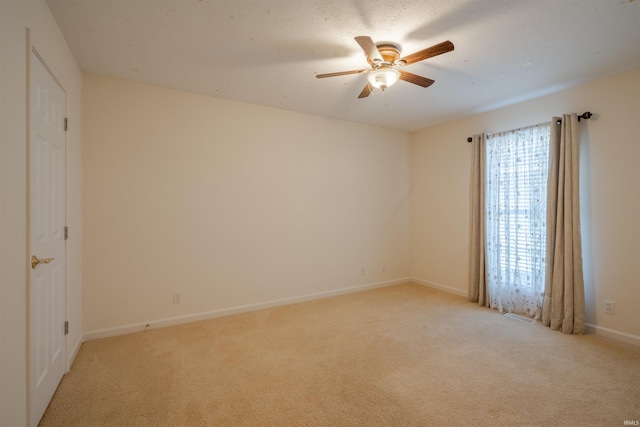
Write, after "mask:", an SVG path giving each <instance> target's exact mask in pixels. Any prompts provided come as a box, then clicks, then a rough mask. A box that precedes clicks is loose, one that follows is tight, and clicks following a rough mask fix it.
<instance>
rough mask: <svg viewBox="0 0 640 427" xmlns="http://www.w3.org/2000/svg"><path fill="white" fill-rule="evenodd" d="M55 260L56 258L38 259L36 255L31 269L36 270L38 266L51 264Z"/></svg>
mask: <svg viewBox="0 0 640 427" xmlns="http://www.w3.org/2000/svg"><path fill="white" fill-rule="evenodd" d="M54 259H55V258H43V259H38V257H37V256H35V255H34V256H32V257H31V268H34V269H35V268H36V267H37V266H38V264H49V263H50V262H51V261H53V260H54Z"/></svg>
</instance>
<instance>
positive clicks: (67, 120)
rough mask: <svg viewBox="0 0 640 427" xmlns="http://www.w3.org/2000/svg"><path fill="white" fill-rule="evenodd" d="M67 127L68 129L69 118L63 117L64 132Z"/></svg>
mask: <svg viewBox="0 0 640 427" xmlns="http://www.w3.org/2000/svg"><path fill="white" fill-rule="evenodd" d="M67 129H69V119H68V118H66V117H65V118H64V131H65V132H66V131H67Z"/></svg>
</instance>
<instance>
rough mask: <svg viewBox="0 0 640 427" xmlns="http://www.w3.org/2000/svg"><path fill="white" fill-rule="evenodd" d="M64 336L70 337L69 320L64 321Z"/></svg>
mask: <svg viewBox="0 0 640 427" xmlns="http://www.w3.org/2000/svg"><path fill="white" fill-rule="evenodd" d="M64 334H65V335H69V321H68V320H65V321H64Z"/></svg>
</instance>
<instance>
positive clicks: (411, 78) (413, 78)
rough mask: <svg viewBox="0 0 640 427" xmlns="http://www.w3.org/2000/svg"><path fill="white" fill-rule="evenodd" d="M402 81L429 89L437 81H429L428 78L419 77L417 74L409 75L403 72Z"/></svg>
mask: <svg viewBox="0 0 640 427" xmlns="http://www.w3.org/2000/svg"><path fill="white" fill-rule="evenodd" d="M401 73H402V74H400V80H404V81H405V82H409V83H413V84H414V85H418V86H422V87H429V86H431V85H432V84H433V83H434V82H435V80H431V79H428V78H426V77H422V76H419V75H417V74H413V73H409V72H406V71H401Z"/></svg>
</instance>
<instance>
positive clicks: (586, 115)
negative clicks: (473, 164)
mask: <svg viewBox="0 0 640 427" xmlns="http://www.w3.org/2000/svg"><path fill="white" fill-rule="evenodd" d="M591 116H593V114H591V112H590V111H586V112H584V113H582V114H580V115H579V116H578V121H580V120H582V119H585V120H588V119H590V118H591ZM560 123H562V120H558V122H557V124H560ZM471 141H473V138H471V137H469V138H467V142H471Z"/></svg>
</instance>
